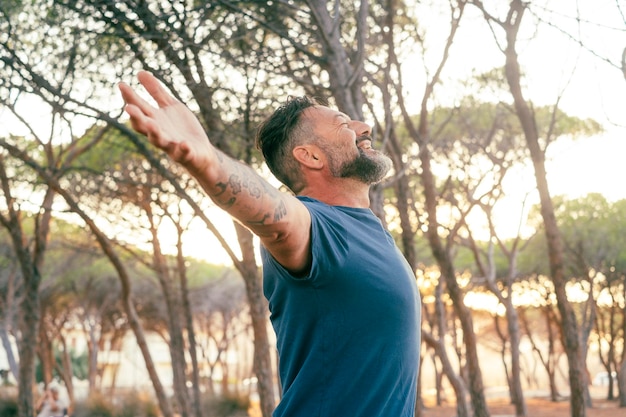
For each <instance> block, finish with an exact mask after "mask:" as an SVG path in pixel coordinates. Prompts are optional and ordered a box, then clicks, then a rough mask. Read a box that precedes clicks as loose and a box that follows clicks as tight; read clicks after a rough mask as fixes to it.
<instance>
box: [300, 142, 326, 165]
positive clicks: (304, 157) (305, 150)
mask: <svg viewBox="0 0 626 417" xmlns="http://www.w3.org/2000/svg"><path fill="white" fill-rule="evenodd" d="M293 157H294V158H296V161H298V162H300V163H301V164H302V165H303V166H305V167H307V168H310V169H321V168H322V167H323V166H324V161H323V154H322V152H321V150H320V149H319V148H318V147H317V146H315V145H311V144H308V145H301V146H296V147H295V148H294V149H293Z"/></svg>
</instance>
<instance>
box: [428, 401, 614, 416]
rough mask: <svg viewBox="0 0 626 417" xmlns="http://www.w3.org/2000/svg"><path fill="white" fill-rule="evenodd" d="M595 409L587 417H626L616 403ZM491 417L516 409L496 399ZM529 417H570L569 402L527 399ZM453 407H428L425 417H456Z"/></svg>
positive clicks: (603, 403) (599, 403)
mask: <svg viewBox="0 0 626 417" xmlns="http://www.w3.org/2000/svg"><path fill="white" fill-rule="evenodd" d="M593 405H594V407H593V408H588V409H587V417H626V409H624V408H618V407H617V402H616V401H610V402H609V401H606V400H600V399H594V401H593ZM488 406H489V412H490V414H491V417H515V409H514V408H513V406H512V405H510V403H509V401H508V400H507V399H499V398H494V399H490V400H488ZM526 406H527V407H528V416H529V417H569V416H571V413H570V409H569V402H568V401H567V400H565V401H559V402H556V403H555V402H552V401H550V400H548V399H547V398H528V399H526ZM455 415H456V413H455V409H454V407H453V406H444V407H427V408H426V410H425V411H424V417H454V416H455Z"/></svg>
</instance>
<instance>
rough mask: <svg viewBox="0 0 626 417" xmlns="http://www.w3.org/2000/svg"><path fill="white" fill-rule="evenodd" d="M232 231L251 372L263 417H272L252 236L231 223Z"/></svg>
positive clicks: (269, 373)
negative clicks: (248, 323) (248, 326)
mask: <svg viewBox="0 0 626 417" xmlns="http://www.w3.org/2000/svg"><path fill="white" fill-rule="evenodd" d="M234 224H235V230H236V232H237V237H238V240H239V244H240V246H241V252H242V262H241V264H240V266H241V268H242V270H240V271H239V272H240V273H241V276H242V277H243V279H244V282H245V285H246V294H247V296H248V303H249V304H250V318H251V320H252V331H253V332H254V361H253V367H254V373H255V374H256V377H257V380H258V390H259V397H260V402H261V412H262V414H263V417H271V415H272V412H273V411H274V407H275V400H274V381H273V376H274V372H273V370H272V358H271V352H270V347H269V346H270V344H269V337H268V334H267V324H268V316H267V312H268V308H267V303H266V301H265V298H264V296H263V288H262V285H261V281H262V280H261V276H260V273H259V268H258V267H257V265H256V261H255V257H254V245H253V242H252V233H250V231H249V230H248V229H246V228H244V227H243V226H242V225H240V224H239V223H237V222H234Z"/></svg>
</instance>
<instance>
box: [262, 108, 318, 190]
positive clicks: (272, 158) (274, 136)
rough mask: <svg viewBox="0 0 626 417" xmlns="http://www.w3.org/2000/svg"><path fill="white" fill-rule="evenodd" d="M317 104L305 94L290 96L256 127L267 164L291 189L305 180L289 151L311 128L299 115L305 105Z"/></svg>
mask: <svg viewBox="0 0 626 417" xmlns="http://www.w3.org/2000/svg"><path fill="white" fill-rule="evenodd" d="M317 104H318V103H317V101H315V99H313V98H310V97H307V96H302V97H291V96H290V97H289V98H288V99H287V102H286V103H285V104H283V105H281V106H280V107H279V108H278V109H276V111H274V113H272V115H271V116H270V117H268V118H267V119H266V120H265V121H264V122H263V123H261V125H260V126H259V128H258V130H257V135H256V144H257V147H258V148H259V149H260V150H261V152H262V153H263V157H264V158H265V162H266V163H267V166H268V167H269V169H270V171H272V174H274V176H276V178H277V179H278V180H279V181H280V182H282V183H283V184H285V185H286V186H287V187H289V188H290V189H291V190H292V191H293V192H294V193H298V191H300V190H301V189H302V188H303V187H304V183H303V182H302V175H301V171H300V166H299V164H298V163H297V161H296V160H295V158H293V156H292V154H291V151H292V150H293V149H294V148H295V147H296V146H297V145H299V144H301V143H303V141H304V140H305V139H306V138H307V136H308V135H312V131H311V129H310V128H307V127H306V126H305V125H304V124H303V123H301V118H300V116H301V115H302V113H303V112H304V110H305V109H307V108H309V107H313V106H315V105H317Z"/></svg>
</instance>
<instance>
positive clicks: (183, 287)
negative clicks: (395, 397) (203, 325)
mask: <svg viewBox="0 0 626 417" xmlns="http://www.w3.org/2000/svg"><path fill="white" fill-rule="evenodd" d="M176 228H177V232H178V233H177V236H178V240H177V241H176V249H177V251H176V264H177V271H178V278H179V284H180V295H181V301H182V309H183V316H184V320H185V326H186V327H187V343H188V344H189V347H188V349H189V357H190V358H191V385H192V392H193V401H192V406H193V413H194V415H195V417H202V408H201V404H200V403H201V397H200V369H199V366H198V353H197V350H196V331H195V328H194V325H193V312H192V311H191V303H190V301H189V288H188V286H187V270H186V267H185V257H184V254H183V241H182V237H183V230H182V229H181V228H180V224H179V223H176Z"/></svg>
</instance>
